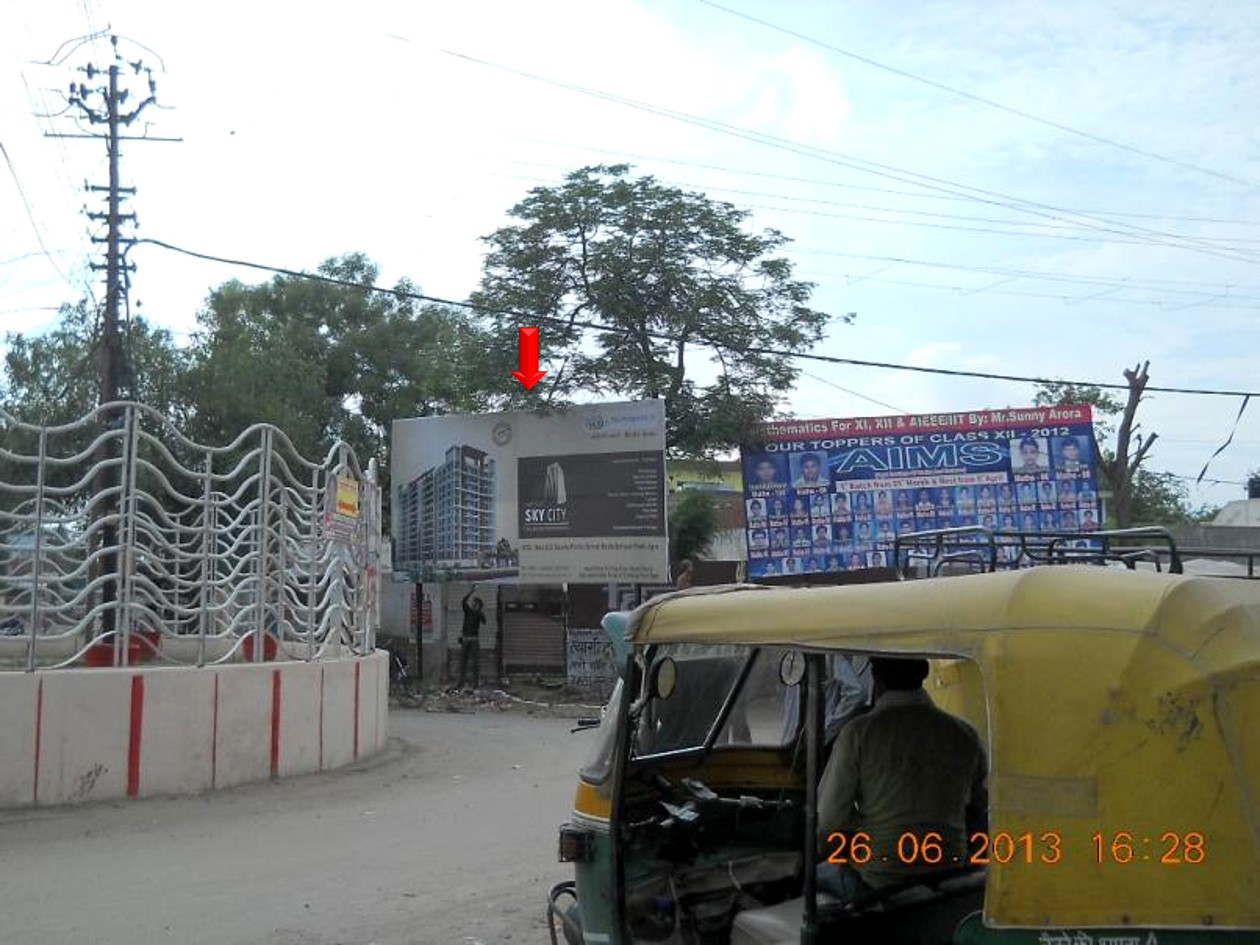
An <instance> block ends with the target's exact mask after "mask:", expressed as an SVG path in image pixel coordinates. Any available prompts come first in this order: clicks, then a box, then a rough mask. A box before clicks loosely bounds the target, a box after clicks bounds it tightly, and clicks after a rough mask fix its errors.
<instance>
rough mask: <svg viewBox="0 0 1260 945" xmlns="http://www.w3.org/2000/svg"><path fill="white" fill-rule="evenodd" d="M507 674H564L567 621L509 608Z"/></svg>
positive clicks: (506, 617)
mask: <svg viewBox="0 0 1260 945" xmlns="http://www.w3.org/2000/svg"><path fill="white" fill-rule="evenodd" d="M509 606H510V605H509ZM524 606H526V607H528V606H529V605H524ZM503 671H504V672H505V673H512V672H517V673H520V672H540V673H544V672H545V673H564V621H563V619H561V618H559V617H550V616H548V615H546V614H540V613H538V612H537V611H535V610H526V609H520V610H515V609H513V610H507V609H505V610H504V613H503Z"/></svg>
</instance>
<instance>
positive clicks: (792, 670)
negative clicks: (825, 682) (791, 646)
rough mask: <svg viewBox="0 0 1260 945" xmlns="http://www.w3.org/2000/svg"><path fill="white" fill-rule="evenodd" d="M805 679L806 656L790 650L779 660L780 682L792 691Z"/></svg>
mask: <svg viewBox="0 0 1260 945" xmlns="http://www.w3.org/2000/svg"><path fill="white" fill-rule="evenodd" d="M804 678H805V654H804V653H798V652H797V651H796V650H788V651H787V652H786V653H784V654H783V656H782V658H781V659H780V660H779V682H781V683H783V685H785V686H787V687H788V688H789V689H791V688H792V687H793V686H799V685H800V684H801V680H802V679H804Z"/></svg>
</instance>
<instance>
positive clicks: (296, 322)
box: [0, 254, 511, 495]
mask: <svg viewBox="0 0 1260 945" xmlns="http://www.w3.org/2000/svg"><path fill="white" fill-rule="evenodd" d="M319 274H320V275H322V276H325V277H329V278H332V279H335V280H338V281H340V282H344V283H349V284H348V285H336V284H330V283H328V282H321V281H317V280H312V279H308V278H298V277H290V276H277V277H275V278H273V279H272V280H270V281H269V282H264V283H261V284H258V285H245V284H243V283H241V282H238V281H235V280H233V281H230V282H226V283H224V284H223V285H221V286H219V287H218V288H216V289H213V290H212V291H211V292H210V295H209V297H208V299H207V301H206V304H205V307H204V308H203V310H202V311H201V313H200V314H199V316H198V330H197V332H196V333H195V334H194V336H193V339H192V341H191V343H190V344H188V345H187V346H186V347H183V348H180V347H177V346H176V345H175V344H174V341H173V339H172V338H171V335H170V333H168V332H166V331H162V330H156V329H153V328H152V327H151V326H149V325H148V324H147V323H146V322H145V320H144V319H142V318H139V317H136V318H133V319H132V320H131V322H130V324H129V325H128V326H127V329H126V333H125V336H124V351H125V352H126V361H127V363H126V368H125V371H124V379H125V382H126V387H125V389H124V396H127V397H129V398H131V399H135V400H139V401H141V402H143V403H146V404H148V405H149V406H151V407H154V408H156V409H157V410H159V411H161V412H162V413H163V414H164V415H166V416H167V417H168V418H170V419H171V420H172V421H173V422H174V423H175V424H176V425H177V426H178V427H179V428H180V429H181V430H183V431H184V432H185V433H186V434H187V435H188V436H190V437H191V438H193V439H194V440H198V441H200V442H203V443H210V444H223V443H227V442H229V441H230V440H231V439H233V438H234V437H235V436H236V435H237V434H238V433H240V432H241V431H242V430H243V429H245V428H246V427H248V426H250V425H251V424H254V423H259V422H268V423H273V424H275V425H276V426H278V427H280V428H281V429H282V430H284V431H285V433H286V434H287V435H288V436H289V437H290V439H291V440H292V441H293V443H294V445H295V446H296V447H297V449H298V450H299V451H300V452H301V453H302V454H303V455H305V456H307V457H310V458H312V459H319V458H322V457H323V456H324V454H325V452H326V451H327V450H328V448H329V447H330V446H331V445H332V443H333V442H334V441H336V440H338V439H344V440H346V441H347V442H349V443H350V444H351V445H352V446H353V447H354V448H355V450H356V452H357V453H358V455H359V456H360V458H361V459H363V460H364V461H365V462H366V460H367V458H368V457H370V456H377V457H380V458H381V459H382V460H384V459H385V452H386V448H387V446H388V441H389V427H390V424H391V422H392V421H393V420H394V419H396V418H400V417H415V416H428V415H432V414H440V413H448V412H477V411H481V410H486V409H494V408H495V407H496V406H498V405H500V404H502V403H503V402H504V397H503V391H504V389H505V388H506V386H507V384H508V383H509V382H510V380H511V379H510V377H509V376H508V375H507V373H506V371H505V372H503V374H502V376H499V377H496V376H493V375H492V374H491V373H490V372H489V370H488V368H487V366H486V363H485V352H486V349H487V347H488V343H487V337H488V336H487V333H486V332H485V331H483V330H481V329H479V328H478V327H477V325H476V323H475V321H474V320H473V319H472V317H471V316H469V315H468V314H467V313H466V312H463V311H460V310H458V309H451V308H446V307H443V306H439V305H429V304H421V303H418V302H417V301H416V300H414V299H412V298H409V297H408V294H410V293H414V292H415V288H414V286H412V284H411V283H409V282H407V281H406V280H404V281H402V282H400V283H399V284H398V285H397V286H396V287H395V291H394V292H393V293H389V292H380V291H376V290H374V289H372V288H370V287H371V286H372V285H373V284H374V283H375V282H376V280H377V278H378V271H377V268H376V266H375V265H373V264H372V263H371V262H370V261H369V260H368V259H367V258H366V257H364V256H362V255H360V254H352V255H348V256H343V257H340V258H336V259H330V260H328V261H327V262H325V263H324V264H323V265H322V266H320V268H319ZM98 335H99V324H98V321H97V319H96V317H95V314H94V313H93V312H92V311H90V310H89V308H88V307H87V306H86V305H79V306H77V307H70V306H67V307H65V308H64V309H63V310H62V313H61V319H60V322H59V324H58V325H57V327H56V328H54V329H53V330H51V331H49V332H48V333H46V334H43V335H40V336H31V337H28V336H23V335H9V336H7V337H6V339H5V340H6V344H7V346H8V351H7V353H6V355H5V359H4V363H3V371H2V372H0V404H2V405H3V406H4V407H5V409H6V410H8V411H9V412H10V413H12V414H14V415H15V416H17V417H18V418H19V419H22V420H26V421H28V422H31V423H36V424H60V423H67V422H69V421H72V420H75V419H77V418H79V417H80V416H83V415H84V414H86V413H88V412H89V411H90V410H92V408H93V407H94V406H95V405H96V399H97V376H98V364H97V360H96V352H97V350H98ZM84 436H85V437H86V438H87V442H90V434H89V433H87V432H85V434H84ZM25 445H27V446H29V444H25ZM388 468H389V467H388V464H387V463H384V462H383V463H382V468H381V472H382V475H387V474H388ZM386 495H388V491H387V492H386Z"/></svg>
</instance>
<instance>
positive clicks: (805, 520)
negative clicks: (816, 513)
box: [791, 495, 809, 525]
mask: <svg viewBox="0 0 1260 945" xmlns="http://www.w3.org/2000/svg"><path fill="white" fill-rule="evenodd" d="M791 514H792V524H793V525H808V524H809V504H808V503H807V502H806V501H805V498H804V496H799V495H798V496H797V497H796V498H794V499H793V500H792V508H791Z"/></svg>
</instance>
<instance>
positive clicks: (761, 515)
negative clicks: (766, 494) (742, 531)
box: [748, 499, 766, 525]
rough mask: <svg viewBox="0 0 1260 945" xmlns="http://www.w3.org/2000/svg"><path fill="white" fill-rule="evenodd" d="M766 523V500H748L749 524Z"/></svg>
mask: <svg viewBox="0 0 1260 945" xmlns="http://www.w3.org/2000/svg"><path fill="white" fill-rule="evenodd" d="M765 523H766V500H765V499H749V500H748V524H749V525H764V524H765Z"/></svg>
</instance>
